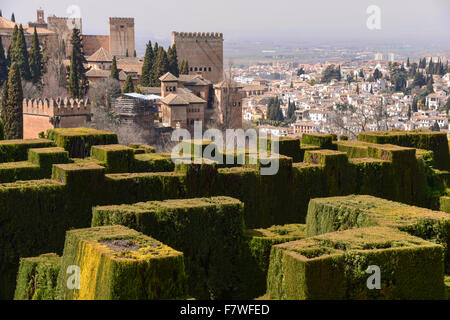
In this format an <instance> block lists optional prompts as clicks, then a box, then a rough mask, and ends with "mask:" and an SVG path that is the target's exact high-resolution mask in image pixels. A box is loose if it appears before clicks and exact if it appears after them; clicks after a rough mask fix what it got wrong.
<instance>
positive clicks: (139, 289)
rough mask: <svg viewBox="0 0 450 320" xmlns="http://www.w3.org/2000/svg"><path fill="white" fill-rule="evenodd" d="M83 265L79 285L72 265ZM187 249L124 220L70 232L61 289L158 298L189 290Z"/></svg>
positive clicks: (97, 296)
mask: <svg viewBox="0 0 450 320" xmlns="http://www.w3.org/2000/svg"><path fill="white" fill-rule="evenodd" d="M71 266H76V267H78V268H79V280H80V281H79V286H77V283H76V281H75V278H71V276H75V277H76V275H77V273H76V271H73V270H74V268H73V267H72V268H70V267H71ZM186 288H187V287H186V274H185V271H184V257H183V253H181V252H178V251H176V250H174V249H172V248H170V247H169V246H167V245H165V244H162V243H161V242H159V241H157V240H155V239H153V238H150V237H148V236H145V235H143V234H141V233H139V232H137V231H135V230H131V229H128V228H126V227H123V226H106V227H97V228H89V229H76V230H70V231H68V232H67V234H66V242H65V245H64V253H63V256H62V262H61V269H60V272H59V276H58V285H57V293H58V298H59V299H62V300H160V299H179V298H184V297H185V296H186Z"/></svg>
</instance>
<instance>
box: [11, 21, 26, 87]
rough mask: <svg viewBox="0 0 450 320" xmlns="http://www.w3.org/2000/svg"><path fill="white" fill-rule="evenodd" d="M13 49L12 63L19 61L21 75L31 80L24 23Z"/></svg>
mask: <svg viewBox="0 0 450 320" xmlns="http://www.w3.org/2000/svg"><path fill="white" fill-rule="evenodd" d="M11 45H13V47H12V50H11V64H13V63H14V62H17V65H18V67H19V70H20V76H21V77H22V79H23V80H25V81H30V80H31V72H30V64H29V60H28V51H27V43H26V42H25V35H24V33H23V27H22V25H20V26H19V29H18V32H17V36H16V38H15V41H14V44H13V43H12V44H11Z"/></svg>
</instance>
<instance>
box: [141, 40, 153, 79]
mask: <svg viewBox="0 0 450 320" xmlns="http://www.w3.org/2000/svg"><path fill="white" fill-rule="evenodd" d="M153 63H154V53H153V47H152V42H151V41H149V42H148V44H147V49H145V56H144V64H143V65H142V74H141V78H140V83H141V86H143V87H151V86H152V81H153V77H152V69H153Z"/></svg>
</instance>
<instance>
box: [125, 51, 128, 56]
mask: <svg viewBox="0 0 450 320" xmlns="http://www.w3.org/2000/svg"><path fill="white" fill-rule="evenodd" d="M125 57H128V49H127V51H126V53H125Z"/></svg>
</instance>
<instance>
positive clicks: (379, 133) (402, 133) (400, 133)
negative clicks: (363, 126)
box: [360, 130, 447, 136]
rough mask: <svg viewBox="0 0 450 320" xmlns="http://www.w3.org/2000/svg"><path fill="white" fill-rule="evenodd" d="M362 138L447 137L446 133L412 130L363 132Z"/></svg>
mask: <svg viewBox="0 0 450 320" xmlns="http://www.w3.org/2000/svg"><path fill="white" fill-rule="evenodd" d="M360 135H361V136H405V135H430V136H434V135H447V134H446V133H445V132H436V131H431V130H410V131H371V132H363V133H361V134H360Z"/></svg>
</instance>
